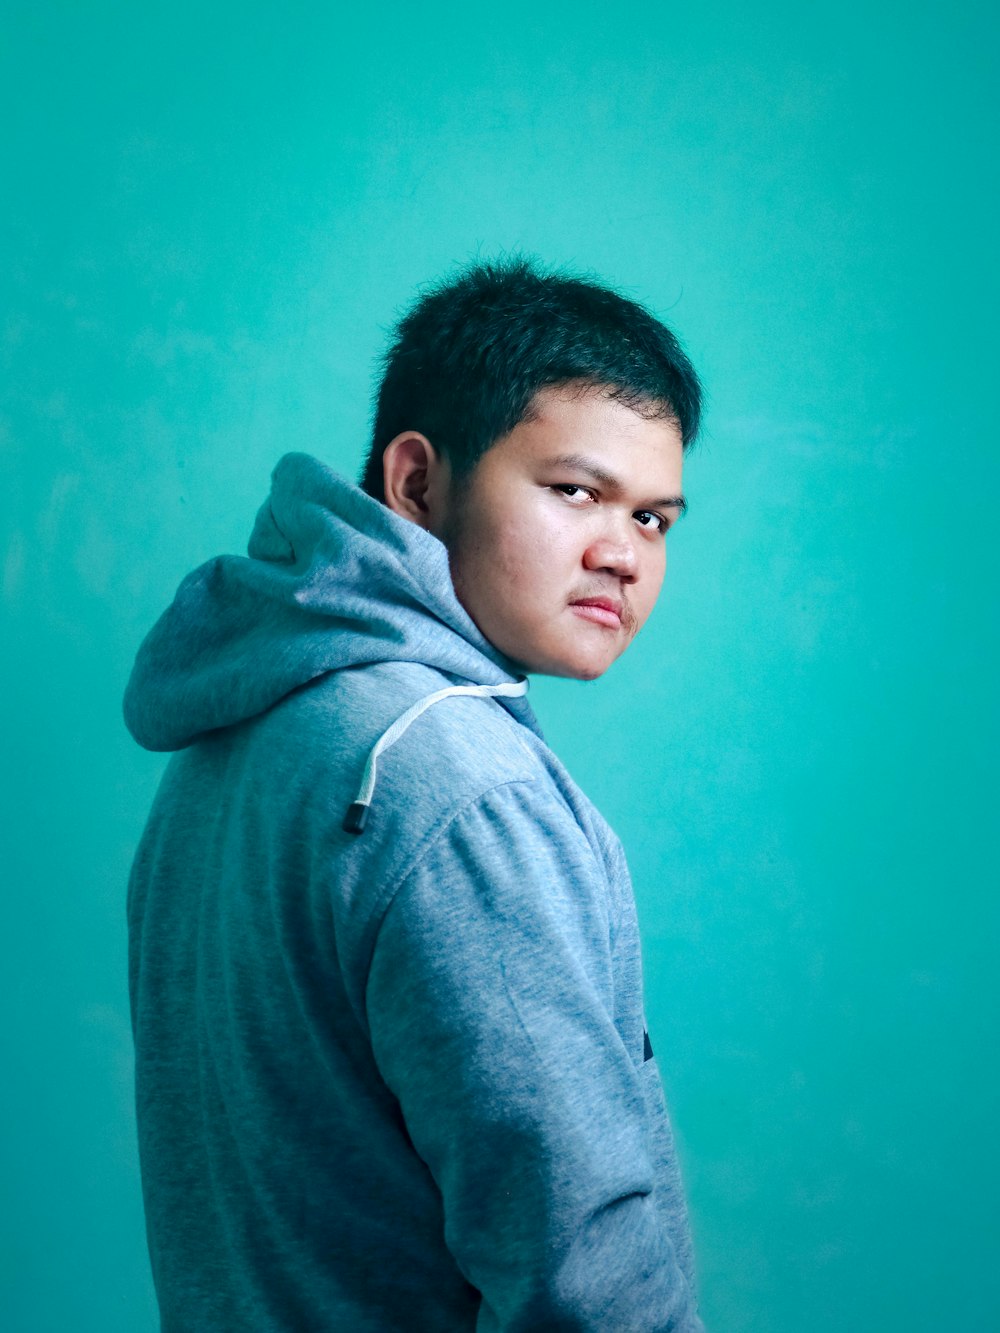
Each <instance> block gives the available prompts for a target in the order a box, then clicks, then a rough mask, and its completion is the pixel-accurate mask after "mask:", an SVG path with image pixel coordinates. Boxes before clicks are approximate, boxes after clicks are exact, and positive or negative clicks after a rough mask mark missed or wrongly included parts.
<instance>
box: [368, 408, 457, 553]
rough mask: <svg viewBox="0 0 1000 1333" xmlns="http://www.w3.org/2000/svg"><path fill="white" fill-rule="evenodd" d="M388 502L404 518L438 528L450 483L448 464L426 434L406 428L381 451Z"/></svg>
mask: <svg viewBox="0 0 1000 1333" xmlns="http://www.w3.org/2000/svg"><path fill="white" fill-rule="evenodd" d="M382 477H383V484H384V486H385V503H386V505H387V506H388V507H389V508H390V509H391V510H392V511H393V513H394V514H399V516H400V517H401V518H408V519H409V520H410V522H411V523H416V524H418V525H419V526H420V527H422V528H426V529H427V530H428V532H437V529H438V527H439V524H440V516H441V512H442V505H443V503H444V497H445V494H446V492H447V487H448V465H447V462H446V460H445V459H444V458H442V456H441V455H440V454H439V453H438V452H437V450H436V449H435V448H434V446H433V445H432V444H431V442H430V440H429V439H428V438H427V436H426V435H421V434H420V432H419V431H418V430H404V431H402V432H401V433H400V434H399V435H397V436H396V437H395V439H393V440H390V441H389V443H388V444H387V445H386V447H385V452H384V453H383V454H382Z"/></svg>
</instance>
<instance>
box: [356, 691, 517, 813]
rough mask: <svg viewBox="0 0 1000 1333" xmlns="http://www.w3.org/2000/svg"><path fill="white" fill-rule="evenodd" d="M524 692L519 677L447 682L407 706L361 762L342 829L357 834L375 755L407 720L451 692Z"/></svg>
mask: <svg viewBox="0 0 1000 1333" xmlns="http://www.w3.org/2000/svg"><path fill="white" fill-rule="evenodd" d="M527 693H528V682H527V681H526V680H519V681H512V682H511V683H509V684H506V685H449V686H448V688H447V689H444V690H435V692H434V693H433V694H428V695H427V696H426V697H425V698H423V699H418V700H417V702H416V703H415V704H414V705H413V706H412V708H408V709H407V710H406V712H405V713H403V714H402V715H401V716H400V717H398V718H397V719H396V721H395V722H394V723H393V724H392V726H391V727H388V728H387V729H386V730H385V731H384V732H383V733H382V735H381V736H380V737H379V738H378V740H377V741H376V742H375V744H374V745H373V746H372V749H371V752H370V753H369V755H368V762H367V763H366V764H365V771H364V773H363V774H362V775H361V786H360V788H359V789H358V794H357V797H356V798H355V800H354V802H353V804H352V805H351V806H350V808H349V809H348V811H347V814H346V815H345V816H344V832H345V833H361V832H362V831H363V830H364V827H365V821H366V820H367V819H368V807H369V806H370V805H371V800H372V795H373V793H374V791H375V774H376V769H377V767H378V757H379V755H380V754H382V753H383V752H384V751H386V750H388V748H389V746H390V745H395V743H396V741H398V740H399V738H400V736H402V734H403V732H404V731H406V729H407V728H408V727H409V726H410V725H411V723H413V722H416V720H417V718H418V717H419V716H420V714H421V713H424V712H426V711H427V709H428V708H430V707H431V706H432V705H433V704H436V703H440V702H441V700H442V699H450V698H452V697H453V696H455V695H461V694H468V695H472V696H474V697H477V698H480V699H483V698H485V699H495V698H504V699H516V698H519V697H520V696H521V695H524V694H527Z"/></svg>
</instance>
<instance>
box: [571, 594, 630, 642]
mask: <svg viewBox="0 0 1000 1333" xmlns="http://www.w3.org/2000/svg"><path fill="white" fill-rule="evenodd" d="M569 604H570V606H600V607H603V608H604V610H606V611H613V612H614V613H615V615H616V616H617V617H618V619H619V621H620V623H621V627H622V629H623V630H624V631H625V633H626V634H627V635H628V636H629V638H631V637H632V636H633V635H634V634H635V632H636V631H637V630H638V628H639V622H638V620H637V619H636V615H635V612H634V611H633V610H632V608H631V606H629V604H628V599H627V598H625V597H621V598H618V597H608V596H606V595H604V594H603V593H597V594H593V595H591V596H585V597H574V598H572V599H571V601H570V603H569Z"/></svg>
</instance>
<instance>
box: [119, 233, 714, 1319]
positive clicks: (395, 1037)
mask: <svg viewBox="0 0 1000 1333" xmlns="http://www.w3.org/2000/svg"><path fill="white" fill-rule="evenodd" d="M698 412H699V387H698V382H697V378H696V376H695V373H694V371H693V369H692V368H691V366H690V364H689V362H688V360H687V358H686V357H685V355H684V353H683V352H682V351H681V349H680V347H679V345H678V344H677V342H676V340H675V339H674V337H673V335H672V334H671V333H670V332H669V331H668V330H666V329H665V328H664V327H663V326H662V325H661V324H659V323H658V322H657V321H656V320H655V319H653V318H652V317H651V316H650V315H649V314H648V313H647V312H645V311H644V310H642V309H641V308H640V307H638V306H637V305H635V304H634V303H632V302H630V301H627V300H625V299H623V298H622V297H620V296H618V295H616V294H614V293H612V292H610V291H607V290H605V289H604V288H602V287H599V286H596V285H595V284H592V283H589V282H582V281H578V280H574V279H570V278H567V277H563V276H557V275H552V274H546V273H543V272H540V271H539V270H538V269H537V268H536V267H534V266H532V265H531V264H529V263H527V262H525V261H520V260H518V261H511V262H506V263H502V264H483V265H479V266H473V267H472V268H470V269H468V270H466V271H465V272H463V273H462V274H460V275H459V276H458V277H457V278H455V279H454V280H452V281H450V282H447V283H445V284H443V285H441V286H440V287H438V288H437V289H436V290H433V291H431V292H430V293H429V294H428V295H425V296H424V297H423V298H422V299H421V300H420V301H419V302H418V303H417V305H416V306H415V307H414V309H413V310H412V311H411V312H410V313H409V314H408V315H407V316H406V317H405V318H404V319H403V321H402V322H401V324H400V326H399V329H398V331H397V336H396V339H395V342H394V344H393V346H392V347H391V349H390V351H389V352H388V354H387V357H386V362H385V373H384V377H383V380H382V384H381V387H380V390H379V395H378V402H377V409H376V415H375V427H374V434H373V443H372V448H371V454H370V457H369V459H368V462H367V465H366V468H365V473H364V479H363V486H364V490H359V489H358V488H356V487H354V486H351V485H350V484H349V483H347V482H345V481H343V480H342V479H340V478H339V477H337V476H336V475H334V474H333V473H332V472H330V471H329V470H328V469H327V468H325V467H324V466H323V465H322V464H320V463H318V462H316V461H315V460H313V459H310V458H307V457H305V456H304V455H294V454H293V455H289V456H287V457H286V458H284V459H282V461H281V462H280V463H279V464H278V466H277V468H276V469H275V473H274V477H273V485H272V492H271V496H270V498H269V500H268V501H267V503H266V504H265V505H264V506H263V508H262V509H261V511H260V513H259V515H258V518H257V523H256V526H255V528H254V531H253V535H252V536H251V539H250V546H249V559H243V558H238V557H232V556H224V557H221V558H219V559H217V560H213V561H210V562H209V563H208V564H207V565H204V566H202V567H201V568H200V569H197V570H195V571H194V573H193V574H191V575H190V576H189V577H188V578H187V579H186V580H185V581H184V582H183V583H182V584H181V587H180V589H179V591H178V594H177V597H176V599H175V601H174V603H173V605H172V606H171V607H170V608H169V610H168V611H167V612H166V613H165V615H164V616H163V618H162V619H161V620H160V622H159V623H158V624H157V626H156V627H155V628H154V629H153V631H152V633H151V634H150V635H149V637H148V638H147V640H146V642H145V643H144V644H143V647H142V649H141V650H140V653H139V657H138V660H137V663H136V668H135V671H134V672H133V676H132V680H131V682H130V685H129V689H128V693H127V695H126V717H127V720H128V723H129V726H130V728H131V729H132V731H133V734H134V735H135V736H136V738H137V739H138V740H139V741H140V742H141V743H142V744H144V745H146V746H148V747H149V748H151V749H161V750H176V751H178V753H177V754H176V755H175V756H174V758H173V759H172V761H171V763H170V765H169V766H168V768H167V771H166V774H165V776H164V779H163V783H162V786H161V788H160V791H159V793H158V795H157V798H156V802H155V804H154V807H153V810H152V813H151V815H150V819H149V823H148V825H147V828H146V832H145V834H144V837H143V840H142V843H141V846H140V848H139V850H138V853H137V856H136V861H135V867H134V870H133V875H132V880H131V884H130V892H129V927H130V955H131V998H132V1013H133V1024H134V1031H135V1041H136V1080H137V1109H138V1123H139V1142H140V1151H141V1162H142V1174H143V1189H144V1197H145V1205H146V1215H147V1227H148V1236H149V1246H150V1254H151V1258H152V1265H153V1274H154V1278H155V1283H156V1289H157V1295H158V1298H159V1302H160V1308H161V1313H162V1321H163V1323H162V1326H163V1328H164V1329H165V1330H167V1333H173V1331H174V1330H191V1331H192V1333H209V1331H210V1330H225V1331H226V1333H230V1331H231V1330H242V1329H247V1330H262V1331H265V1330H266V1331H267V1333H272V1331H273V1333H278V1331H279V1330H281V1331H282V1333H292V1331H295V1333H298V1331H299V1330H320V1329H323V1330H327V1329H334V1328H336V1329H346V1330H359V1333H367V1331H368V1330H371V1333H376V1331H378V1333H383V1331H384V1330H397V1329H398V1330H414V1331H415V1333H420V1331H423V1330H427V1331H428V1333H430V1331H432V1330H433V1333H441V1331H442V1330H453V1329H454V1330H459V1329H470V1330H471V1329H477V1330H480V1333H484V1331H486V1330H504V1331H505V1333H514V1330H545V1329H580V1330H583V1329H585V1330H594V1331H596V1330H601V1331H602V1333H607V1331H609V1330H622V1331H623V1333H645V1331H646V1330H668V1329H669V1330H678V1331H682V1333H691V1331H692V1330H698V1329H700V1328H701V1324H700V1321H699V1320H698V1317H697V1314H696V1310H695V1301H694V1296H693V1275H692V1259H691V1247H690V1240H689V1235H688V1228H687V1221H686V1216H685V1208H684V1201H683V1196H682V1191H681V1184H680V1179H679V1175H678V1169H677V1163H676V1156H675V1151H674V1147H673V1142H672V1137H671V1133H670V1128H669V1124H668V1120H667V1115H666V1110H665V1108H664V1105H663V1097H662V1092H661V1087H660V1081H659V1076H658V1073H657V1070H656V1063H655V1060H654V1059H653V1053H652V1047H651V1044H650V1039H649V1035H648V1033H647V1032H646V1028H645V1023H644V1015H643V1006H642V992H641V976H640V959H639V942H638V934H637V929H636V919H635V907H634V901H633V897H632V890H631V887H630V885H629V881H628V875H627V871H626V867H625V863H624V858H623V854H622V852H621V849H620V846H619V844H618V843H617V841H616V840H615V838H614V835H613V834H612V833H611V832H610V830H609V829H608V828H607V826H606V825H605V824H604V822H603V821H602V820H601V818H600V816H599V815H598V814H597V813H596V811H595V810H594V809H593V807H591V806H590V805H589V803H588V802H587V800H586V798H585V797H584V796H583V795H582V794H581V792H580V791H579V790H578V789H577V788H576V786H575V785H574V784H573V782H572V781H571V780H570V778H569V777H568V776H567V774H566V772H565V771H564V770H563V769H562V767H561V766H560V765H559V763H558V761H557V760H556V758H555V756H554V755H553V754H552V752H551V751H550V750H549V749H548V747H547V746H546V745H545V743H544V742H543V740H542V738H541V735H540V733H539V730H538V727H537V724H536V723H535V720H534V718H533V716H532V713H531V711H530V709H529V707H528V705H527V703H526V700H525V697H524V695H525V691H526V689H527V683H526V680H525V676H526V675H528V674H530V673H531V672H544V673H549V674H555V675H560V676H570V677H576V678H579V679H584V680H589V679H593V678H594V677H596V676H599V675H600V674H601V673H602V672H603V671H605V670H606V669H607V668H608V667H609V666H610V665H611V663H612V662H613V661H614V660H615V659H616V658H617V657H618V656H619V655H620V654H621V653H622V652H623V651H624V650H625V649H626V648H627V647H628V645H629V643H630V642H631V641H632V638H633V637H634V635H635V634H636V632H637V631H638V630H639V629H640V628H641V626H642V624H643V622H644V621H645V619H646V617H647V616H648V614H649V612H650V611H651V609H652V606H653V603H654V602H655V600H656V596H657V593H658V591H659V588H660V583H661V580H662V577H663V571H664V562H665V553H664V537H665V534H666V531H667V529H668V528H669V527H670V526H671V524H672V523H673V522H674V521H675V520H676V518H677V517H678V516H679V514H680V513H681V511H682V510H683V508H684V500H683V497H682V492H681V464H682V456H683V450H684V448H685V446H686V445H687V444H688V443H689V442H690V441H691V440H692V439H693V437H694V435H695V432H696V430H697V425H698ZM366 492H367V493H366Z"/></svg>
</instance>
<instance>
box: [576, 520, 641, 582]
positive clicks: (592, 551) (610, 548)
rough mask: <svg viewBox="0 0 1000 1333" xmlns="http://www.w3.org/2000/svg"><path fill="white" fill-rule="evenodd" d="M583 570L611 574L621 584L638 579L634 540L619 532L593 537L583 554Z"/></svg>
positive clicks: (637, 562) (607, 532)
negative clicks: (619, 580)
mask: <svg viewBox="0 0 1000 1333" xmlns="http://www.w3.org/2000/svg"><path fill="white" fill-rule="evenodd" d="M583 565H584V568H585V569H587V570H590V571H591V572H602V573H608V574H613V575H614V577H615V578H617V579H621V581H622V582H623V583H635V581H636V579H637V578H638V577H639V557H638V554H637V552H636V549H635V544H634V539H633V538H632V537H631V536H629V535H627V534H626V533H624V532H621V531H617V530H615V531H606V532H603V533H601V535H600V536H598V537H595V538H594V540H593V541H592V542H591V543H590V545H589V546H588V547H587V549H586V550H585V551H584V553H583Z"/></svg>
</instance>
